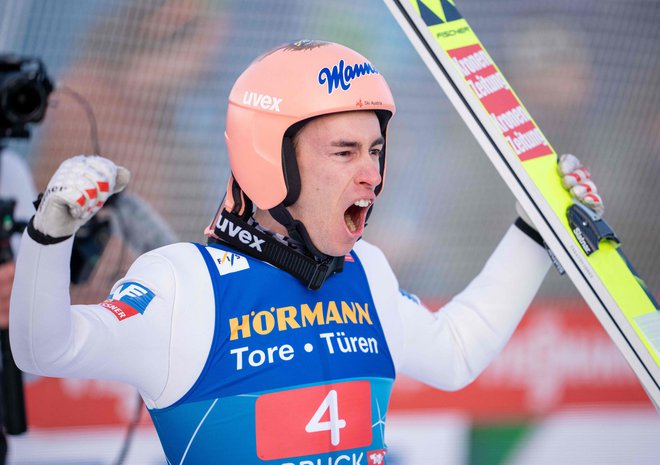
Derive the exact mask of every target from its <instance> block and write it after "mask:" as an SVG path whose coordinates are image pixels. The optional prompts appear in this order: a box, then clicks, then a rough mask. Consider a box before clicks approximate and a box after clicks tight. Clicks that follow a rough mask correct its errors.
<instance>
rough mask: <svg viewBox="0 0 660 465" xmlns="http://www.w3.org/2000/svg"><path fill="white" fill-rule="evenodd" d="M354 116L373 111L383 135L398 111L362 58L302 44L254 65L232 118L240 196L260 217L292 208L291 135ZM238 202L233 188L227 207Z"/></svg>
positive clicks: (337, 48) (231, 148) (238, 87)
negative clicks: (308, 125) (323, 119)
mask: <svg viewBox="0 0 660 465" xmlns="http://www.w3.org/2000/svg"><path fill="white" fill-rule="evenodd" d="M355 110H369V111H375V112H376V114H377V115H378V117H379V120H380V122H381V130H382V132H383V135H385V130H386V128H387V123H388V121H389V119H390V117H391V116H392V115H393V114H394V111H395V106H394V99H393V98H392V94H391V92H390V89H389V87H388V85H387V83H386V82H385V79H384V78H383V77H382V75H381V74H380V73H379V72H378V70H377V69H376V68H375V67H374V66H373V65H372V64H371V63H370V62H369V61H368V60H367V59H366V58H365V57H363V56H362V55H360V54H359V53H357V52H355V51H353V50H351V49H349V48H347V47H345V46H343V45H339V44H335V43H331V42H320V41H313V40H300V41H298V42H294V43H291V44H286V45H282V46H280V47H277V48H275V49H273V50H271V51H269V52H267V53H265V54H264V55H262V56H261V57H259V58H258V59H256V60H255V61H254V62H253V63H252V64H251V65H250V66H249V67H248V68H247V69H246V70H245V71H244V72H243V74H241V76H240V77H239V78H238V80H237V81H236V83H235V84H234V87H233V88H232V90H231V93H230V95H229V107H228V110H227V129H226V132H225V139H226V142H227V149H228V152H229V163H230V166H231V170H232V174H233V177H234V179H235V180H236V182H237V184H238V186H240V190H241V191H242V193H244V194H245V195H246V196H247V197H248V198H249V199H250V200H252V202H253V203H254V204H255V205H256V206H257V207H259V208H260V209H262V210H268V209H271V208H273V207H275V206H277V205H279V204H281V203H284V204H285V205H291V204H292V203H294V202H295V201H296V199H297V197H298V194H299V192H300V178H299V174H298V168H297V164H296V160H295V153H294V152H293V146H292V142H291V139H292V137H293V135H295V132H297V130H299V129H300V128H301V127H302V126H303V124H304V122H306V121H307V120H309V119H310V118H313V117H315V116H320V115H325V114H329V113H338V112H344V111H355ZM382 160H383V161H382V166H381V175H384V172H385V157H383V159H382ZM381 184H382V183H381ZM380 188H381V186H378V187H377V188H376V193H378V192H379V191H380ZM232 198H233V196H232V192H231V181H230V189H229V190H228V196H227V198H226V199H225V203H227V201H229V202H231V203H233V200H232ZM227 207H229V208H230V209H231V208H232V206H231V205H225V208H227Z"/></svg>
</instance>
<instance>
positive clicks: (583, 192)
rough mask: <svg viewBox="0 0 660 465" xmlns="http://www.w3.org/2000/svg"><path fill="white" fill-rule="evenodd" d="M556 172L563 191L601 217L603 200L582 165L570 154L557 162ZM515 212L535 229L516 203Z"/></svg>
mask: <svg viewBox="0 0 660 465" xmlns="http://www.w3.org/2000/svg"><path fill="white" fill-rule="evenodd" d="M557 172H558V173H559V176H561V183H562V185H563V186H564V189H566V190H567V191H569V192H570V193H571V196H572V197H573V198H574V199H575V200H577V201H578V202H580V203H582V204H584V205H585V206H587V207H589V208H590V209H591V210H593V211H594V212H595V213H596V214H597V215H598V216H603V212H604V211H605V205H604V204H603V199H601V197H600V195H598V189H597V188H596V185H595V184H594V183H593V181H592V180H591V177H590V175H589V171H588V170H587V169H586V168H585V167H584V166H582V163H581V162H580V160H579V159H578V158H577V157H576V156H575V155H571V154H570V153H565V154H563V155H561V156H560V157H559V161H558V162H557ZM516 211H517V212H518V215H520V217H521V218H522V219H523V221H525V223H527V224H528V225H530V226H532V227H534V229H536V227H535V226H534V223H532V221H531V220H530V219H529V216H527V213H526V212H525V211H524V210H523V208H522V206H521V205H520V204H519V203H518V202H516Z"/></svg>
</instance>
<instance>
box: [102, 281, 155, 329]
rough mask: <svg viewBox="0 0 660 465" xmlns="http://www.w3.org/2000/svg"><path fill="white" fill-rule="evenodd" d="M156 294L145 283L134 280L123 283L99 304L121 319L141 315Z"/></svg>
mask: <svg viewBox="0 0 660 465" xmlns="http://www.w3.org/2000/svg"><path fill="white" fill-rule="evenodd" d="M155 296H156V294H154V292H153V291H152V290H151V289H149V288H148V287H146V286H145V285H143V284H140V283H136V282H134V281H126V282H123V283H121V284H120V285H119V286H117V287H116V288H115V289H113V290H112V292H111V293H110V295H108V297H107V298H106V299H105V300H104V301H103V302H101V303H100V304H99V305H100V306H101V307H103V308H107V309H108V310H110V311H111V312H112V313H113V314H114V315H115V316H116V317H117V319H118V320H119V321H122V320H125V319H126V318H130V317H132V316H135V315H137V314H138V313H139V314H140V315H141V314H143V313H144V311H145V310H146V309H147V306H148V305H149V304H150V303H151V301H152V300H153V298H154V297H155Z"/></svg>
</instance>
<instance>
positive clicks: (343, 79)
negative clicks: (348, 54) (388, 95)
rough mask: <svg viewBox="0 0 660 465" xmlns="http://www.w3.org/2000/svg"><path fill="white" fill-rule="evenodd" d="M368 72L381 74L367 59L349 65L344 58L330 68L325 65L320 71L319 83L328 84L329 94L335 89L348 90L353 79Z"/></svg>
mask: <svg viewBox="0 0 660 465" xmlns="http://www.w3.org/2000/svg"><path fill="white" fill-rule="evenodd" d="M367 74H380V73H379V72H378V70H377V69H376V68H374V67H373V65H372V64H371V63H369V62H368V61H365V62H364V63H356V64H354V65H347V64H345V63H344V60H339V63H337V64H336V65H334V66H333V67H332V70H330V68H328V67H325V68H322V69H321V71H319V78H318V79H319V84H321V85H323V84H326V83H327V84H328V94H331V93H332V91H333V90H335V89H339V86H341V88H342V89H343V90H348V88H349V87H351V81H352V80H353V79H357V78H359V77H361V76H365V75H367Z"/></svg>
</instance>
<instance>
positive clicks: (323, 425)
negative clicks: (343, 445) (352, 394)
mask: <svg viewBox="0 0 660 465" xmlns="http://www.w3.org/2000/svg"><path fill="white" fill-rule="evenodd" d="M326 411H327V412H329V417H330V419H329V420H327V421H321V419H322V418H324V417H325V412H326ZM345 427H346V420H342V419H340V418H339V407H338V406H337V391H335V390H334V389H332V390H330V392H328V395H327V396H326V397H325V399H323V402H321V405H319V408H318V409H317V410H316V413H314V416H313V417H312V419H311V420H309V423H307V426H305V431H307V432H308V433H318V432H320V431H330V442H331V443H332V445H333V446H337V445H339V430H340V429H342V428H345Z"/></svg>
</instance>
